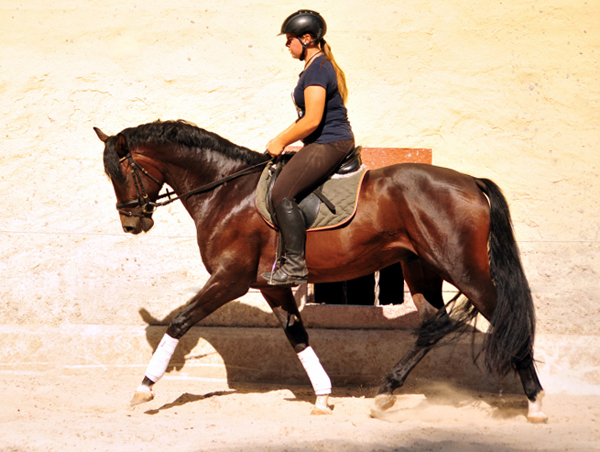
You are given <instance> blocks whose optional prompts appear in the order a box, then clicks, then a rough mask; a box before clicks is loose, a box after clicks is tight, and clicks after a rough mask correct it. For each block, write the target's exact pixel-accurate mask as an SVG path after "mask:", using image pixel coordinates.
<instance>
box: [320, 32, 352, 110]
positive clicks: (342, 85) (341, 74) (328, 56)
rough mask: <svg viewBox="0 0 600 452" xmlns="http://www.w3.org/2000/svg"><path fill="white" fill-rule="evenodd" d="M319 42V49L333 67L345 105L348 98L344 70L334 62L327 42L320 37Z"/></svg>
mask: <svg viewBox="0 0 600 452" xmlns="http://www.w3.org/2000/svg"><path fill="white" fill-rule="evenodd" d="M319 44H320V47H321V51H322V52H323V53H324V54H325V59H326V60H329V61H331V64H332V65H333V69H335V73H336V75H337V82H338V90H339V92H340V96H341V97H342V102H343V103H344V105H346V101H347V100H348V87H347V86H346V74H344V71H342V69H341V68H340V67H339V66H338V64H337V63H336V62H335V58H333V53H332V52H331V47H330V46H329V44H327V43H326V42H325V40H324V39H322V40H321V42H320V43H319Z"/></svg>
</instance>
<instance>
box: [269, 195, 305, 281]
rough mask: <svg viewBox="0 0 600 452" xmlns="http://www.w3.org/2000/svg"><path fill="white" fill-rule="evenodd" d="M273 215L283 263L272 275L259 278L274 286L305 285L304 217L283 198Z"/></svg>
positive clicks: (294, 204)
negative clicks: (282, 253) (278, 234)
mask: <svg viewBox="0 0 600 452" xmlns="http://www.w3.org/2000/svg"><path fill="white" fill-rule="evenodd" d="M275 214H276V215H277V223H278V226H279V230H280V231H281V235H282V238H283V247H284V249H285V263H284V264H283V266H282V267H281V268H279V269H277V270H276V271H275V272H274V273H263V274H262V275H261V276H262V277H263V278H265V279H267V280H269V284H271V285H274V286H296V285H298V284H303V283H306V281H307V280H308V270H307V269H306V259H305V257H304V245H305V242H306V226H305V224H304V215H303V214H302V212H301V211H300V208H299V207H298V204H296V202H295V201H294V200H293V199H291V198H284V199H283V200H282V201H281V203H280V204H279V205H278V206H277V209H275Z"/></svg>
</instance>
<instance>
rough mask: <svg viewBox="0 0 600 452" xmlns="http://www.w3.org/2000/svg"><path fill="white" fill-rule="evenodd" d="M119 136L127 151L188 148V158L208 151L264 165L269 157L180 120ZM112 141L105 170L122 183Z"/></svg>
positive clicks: (161, 122) (105, 159)
mask: <svg viewBox="0 0 600 452" xmlns="http://www.w3.org/2000/svg"><path fill="white" fill-rule="evenodd" d="M120 134H121V135H123V136H124V137H125V139H126V141H127V144H128V146H129V148H130V149H131V148H134V147H136V146H137V145H140V144H143V143H158V144H175V145H179V146H181V147H185V148H188V149H189V150H190V157H191V156H192V155H193V154H194V152H198V151H202V150H203V149H210V150H211V151H215V152H217V153H219V154H222V155H223V156H225V157H228V158H230V159H233V160H237V161H240V162H242V163H247V164H249V165H254V164H257V163H260V162H263V161H265V160H268V158H269V157H268V156H267V155H265V154H261V153H258V152H255V151H251V150H250V149H248V148H245V147H243V146H238V145H235V144H233V143H232V142H231V141H229V140H227V139H225V138H223V137H221V136H219V135H217V134H216V133H213V132H209V131H207V130H204V129H202V128H200V127H197V126H196V125H194V124H191V123H189V122H187V121H183V120H178V121H155V122H151V123H148V124H142V125H139V126H137V127H130V128H127V129H124V130H123V131H121V133H120ZM115 141H116V140H115V139H114V137H111V138H109V139H108V140H107V142H106V147H105V149H104V169H105V171H106V173H107V174H108V176H109V177H111V179H113V180H116V181H123V174H122V172H121V168H120V165H119V157H118V156H117V153H116V150H115Z"/></svg>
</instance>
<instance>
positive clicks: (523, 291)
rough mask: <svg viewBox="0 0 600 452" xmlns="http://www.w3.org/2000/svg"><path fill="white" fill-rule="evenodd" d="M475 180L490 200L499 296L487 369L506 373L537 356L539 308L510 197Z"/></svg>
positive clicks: (491, 246) (488, 343) (493, 263)
mask: <svg viewBox="0 0 600 452" xmlns="http://www.w3.org/2000/svg"><path fill="white" fill-rule="evenodd" d="M475 181H476V183H477V186H478V187H479V188H480V189H481V191H483V193H485V195H486V196H487V197H488V199H489V202H490V236H489V259H490V273H491V277H492V281H493V282H494V285H495V286H496V298H497V304H496V309H495V310H494V313H493V315H492V319H491V320H490V330H489V332H488V334H487V335H486V338H485V340H484V345H483V347H484V350H483V351H484V354H485V358H486V359H485V363H486V367H487V369H488V370H489V371H491V372H493V373H496V374H498V375H506V374H507V373H508V372H509V371H511V370H516V365H517V363H518V362H520V361H522V360H524V359H526V358H528V357H533V341H534V336H535V310H534V306H533V299H532V297H531V290H530V288H529V283H528V282H527V278H526V277H525V272H524V270H523V266H522V264H521V258H520V256H519V249H518V247H517V242H516V240H515V236H514V233H513V227H512V221H511V218H510V212H509V209H508V204H507V202H506V198H505V197H504V195H503V194H502V191H501V190H500V188H499V187H498V186H497V185H496V184H495V183H494V182H492V181H490V180H488V179H475Z"/></svg>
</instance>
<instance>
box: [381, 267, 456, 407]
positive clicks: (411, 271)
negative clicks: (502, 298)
mask: <svg viewBox="0 0 600 452" xmlns="http://www.w3.org/2000/svg"><path fill="white" fill-rule="evenodd" d="M402 270H403V271H404V278H405V280H406V283H407V285H408V287H409V289H410V292H411V295H412V298H413V301H414V302H415V305H416V307H417V309H418V311H419V315H420V316H421V322H426V321H428V320H431V319H433V318H434V317H435V316H436V315H437V317H438V319H437V322H439V323H440V324H447V323H448V322H449V318H448V315H447V314H446V313H445V311H440V309H443V308H444V300H443V298H442V283H443V281H442V278H441V277H440V276H439V275H438V274H437V273H436V272H435V271H434V270H433V269H432V268H431V267H430V266H429V265H427V264H426V263H425V262H424V261H423V260H421V259H418V258H417V259H414V260H411V261H409V262H405V263H404V264H403V266H402ZM442 337H443V335H438V336H431V337H429V336H428V335H426V334H424V333H421V334H420V335H419V337H418V338H417V341H416V342H415V344H414V345H413V346H412V347H411V348H410V350H409V351H408V352H407V353H406V354H405V355H404V356H403V357H402V359H401V360H400V361H399V362H398V363H397V364H396V365H395V366H394V368H393V369H392V370H391V371H390V372H389V373H388V375H387V377H386V379H385V382H384V383H383V385H382V386H381V388H380V389H379V391H378V393H377V396H376V397H375V408H376V409H377V410H386V409H388V408H390V407H391V406H392V405H393V404H394V402H395V397H394V396H393V392H394V390H396V389H398V388H399V387H401V386H402V385H403V384H404V381H405V380H406V378H407V377H408V374H409V373H410V372H411V371H412V370H413V369H414V368H415V366H416V365H417V364H418V363H419V362H420V361H421V360H422V359H423V358H424V357H425V355H426V354H427V353H428V352H429V351H430V350H431V349H432V348H433V347H434V346H435V345H436V344H437V343H438V342H439V340H440V339H442Z"/></svg>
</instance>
